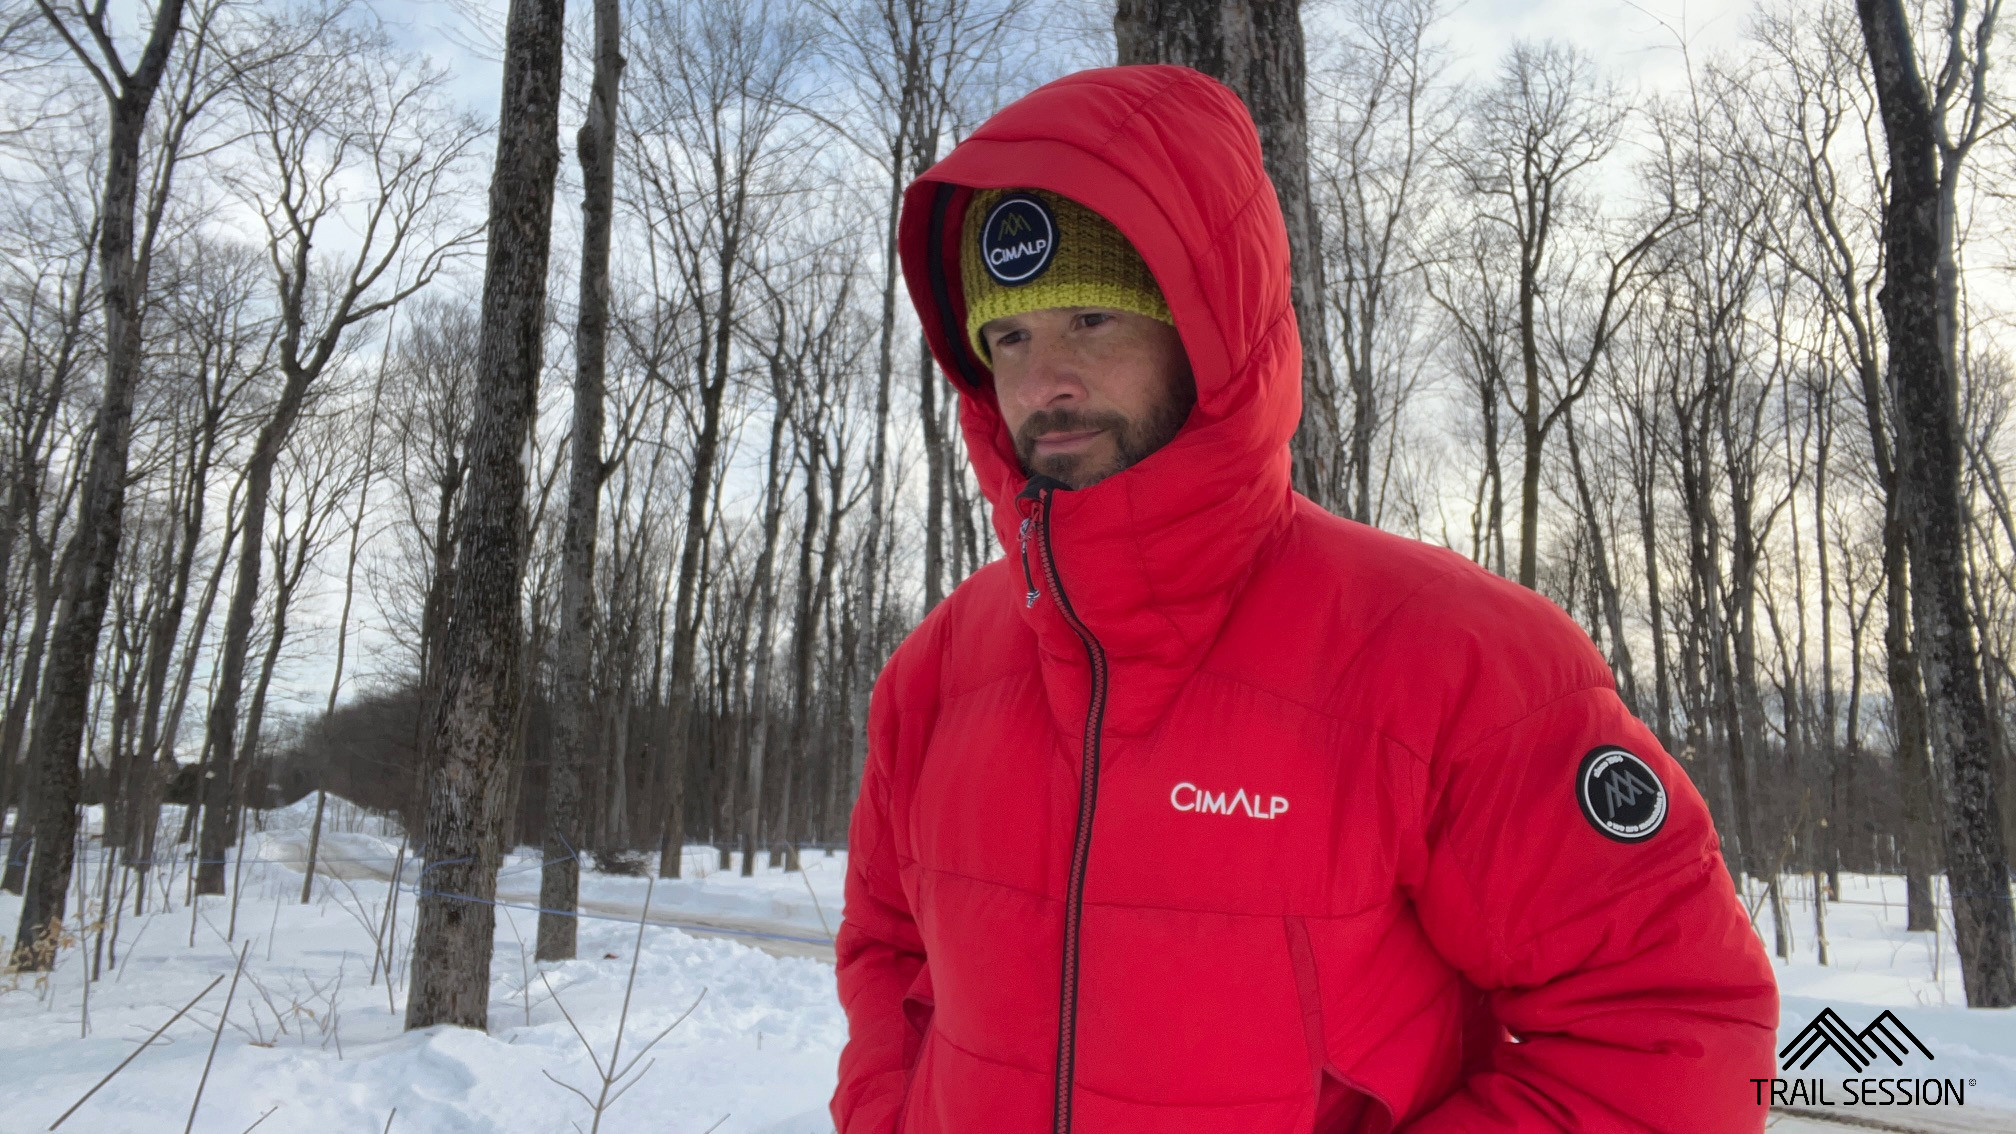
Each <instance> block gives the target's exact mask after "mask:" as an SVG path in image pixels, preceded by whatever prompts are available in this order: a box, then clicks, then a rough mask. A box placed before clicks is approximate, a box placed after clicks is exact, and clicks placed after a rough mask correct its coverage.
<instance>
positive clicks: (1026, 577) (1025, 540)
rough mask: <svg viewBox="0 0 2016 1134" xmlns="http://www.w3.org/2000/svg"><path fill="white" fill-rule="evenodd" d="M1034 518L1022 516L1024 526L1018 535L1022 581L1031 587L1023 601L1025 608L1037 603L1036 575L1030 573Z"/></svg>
mask: <svg viewBox="0 0 2016 1134" xmlns="http://www.w3.org/2000/svg"><path fill="white" fill-rule="evenodd" d="M1034 520H1035V517H1034V516H1024V517H1022V527H1021V530H1020V532H1019V535H1018V538H1019V539H1020V540H1021V543H1022V582H1023V583H1024V584H1026V585H1027V586H1028V588H1029V592H1028V594H1027V595H1025V596H1024V597H1023V602H1022V605H1023V607H1024V608H1025V609H1026V608H1028V607H1032V606H1035V605H1036V593H1037V592H1036V577H1035V576H1034V575H1032V574H1030V573H1029V525H1030V523H1031V522H1033V521H1034Z"/></svg>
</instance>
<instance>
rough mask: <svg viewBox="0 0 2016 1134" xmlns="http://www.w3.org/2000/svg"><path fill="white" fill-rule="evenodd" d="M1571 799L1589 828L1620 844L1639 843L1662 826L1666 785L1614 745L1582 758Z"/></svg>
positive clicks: (1639, 761) (1640, 762)
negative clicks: (1577, 804) (1578, 807)
mask: <svg viewBox="0 0 2016 1134" xmlns="http://www.w3.org/2000/svg"><path fill="white" fill-rule="evenodd" d="M1575 798H1576V800H1577V802H1579V803H1581V805H1582V816H1583V818H1585V819H1587V820H1589V825H1590V826H1591V827H1594V828H1596V830H1597V831H1598V832H1599V833H1601V834H1602V835H1603V837H1604V838H1607V839H1613V840H1615V841H1617V842H1620V843H1642V842H1644V841H1645V840H1646V839H1649V838H1651V837H1652V836H1653V835H1656V834H1658V833H1659V828H1660V827H1662V826H1664V825H1665V823H1666V785H1665V784H1663V783H1661V782H1660V781H1659V775H1658V773H1656V772H1654V771H1653V770H1652V766H1651V765H1650V764H1647V763H1646V762H1645V761H1643V760H1641V759H1639V758H1638V757H1637V756H1635V755H1633V754H1631V753H1629V752H1626V751H1625V750H1624V749H1622V748H1618V747H1616V746H1615V745H1605V746H1603V747H1602V748H1598V749H1595V750H1594V751H1592V752H1590V753H1589V755H1587V756H1584V757H1582V766H1581V767H1580V768H1578V769H1577V770H1576V773H1575Z"/></svg>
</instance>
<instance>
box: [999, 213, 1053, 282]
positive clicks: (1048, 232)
mask: <svg viewBox="0 0 2016 1134" xmlns="http://www.w3.org/2000/svg"><path fill="white" fill-rule="evenodd" d="M1056 257H1057V222H1056V220H1055V219H1054V218H1052V217H1051V215H1050V206H1048V205H1046V204H1044V203H1043V201H1042V199H1041V198H1038V197H1035V196H1032V195H1030V194H1028V193H1011V194H1009V195H1008V196H1006V197H1003V198H1001V200H1000V201H998V202H996V203H995V205H994V208H993V209H991V210H990V211H989V212H988V213H987V220H986V222H985V223H983V224H981V226H980V262H981V263H982V264H983V265H985V266H986V268H987V274H988V275H990V276H992V277H994V282H995V283H998V284H1000V285H1001V286H1003V287H1021V286H1022V285H1023V284H1026V283H1029V282H1030V281H1032V280H1034V279H1035V278H1036V277H1037V276H1040V275H1042V274H1043V272H1044V270H1045V269H1047V268H1048V267H1049V266H1050V261H1051V260H1054V259H1056Z"/></svg>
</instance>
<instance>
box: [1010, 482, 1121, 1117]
mask: <svg viewBox="0 0 2016 1134" xmlns="http://www.w3.org/2000/svg"><path fill="white" fill-rule="evenodd" d="M1045 480H1047V478H1035V479H1032V480H1031V481H1030V484H1029V487H1028V488H1025V489H1023V491H1022V495H1023V498H1024V499H1027V498H1028V497H1029V494H1030V493H1031V491H1032V490H1033V491H1034V492H1036V493H1037V494H1038V499H1039V500H1040V505H1039V508H1040V511H1039V515H1040V516H1041V519H1040V521H1039V523H1038V534H1039V535H1040V536H1041V539H1042V545H1043V550H1042V559H1043V573H1044V577H1045V578H1046V579H1047V580H1049V583H1050V593H1051V594H1053V595H1055V596H1057V609H1058V610H1060V611H1062V612H1063V613H1064V621H1065V622H1066V623H1067V624H1068V625H1069V626H1070V627H1071V631H1072V632H1073V633H1075V634H1077V635H1078V640H1079V641H1080V642H1082V643H1084V646H1085V658H1086V660H1087V661H1088V662H1089V663H1090V664H1091V667H1092V695H1091V698H1090V700H1089V701H1088V702H1087V704H1086V706H1085V743H1084V756H1083V759H1082V762H1081V763H1080V766H1079V770H1078V827H1077V832H1076V834H1075V836H1074V837H1073V839H1072V846H1071V876H1070V881H1069V882H1068V884H1067V887H1066V890H1065V898H1064V958H1063V965H1064V973H1063V980H1062V981H1061V988H1060V991H1059V994H1058V1010H1057V1094H1056V1098H1055V1100H1054V1102H1053V1109H1052V1119H1051V1130H1052V1132H1053V1134H1070V1131H1071V1086H1072V1082H1073V1080H1074V1079H1075V1078H1076V1070H1077V1057H1078V936H1079V933H1078V931H1079V923H1080V921H1081V920H1082V919H1083V917H1084V907H1085V867H1086V864H1087V862H1088V861H1089V859H1090V858H1091V855H1092V811H1093V808H1094V806H1095V805H1096V803H1097V801H1098V796H1099V731H1100V727H1101V725H1102V724H1103V722H1104V720H1105V717H1106V695H1107V691H1108V685H1109V682H1110V680H1111V678H1110V675H1109V674H1108V672H1107V668H1106V649H1105V647H1103V646H1101V645H1100V644H1099V639H1097V638H1095V637H1093V636H1092V631H1091V630H1090V629H1089V628H1087V627H1086V625H1085V623H1084V622H1083V621H1081V620H1080V619H1079V617H1078V612H1077V611H1075V610H1073V609H1072V608H1071V599H1070V598H1069V597H1068V596H1067V595H1066V594H1065V593H1064V583H1063V580H1062V579H1061V578H1060V577H1059V575H1058V572H1057V552H1056V548H1055V547H1054V546H1053V544H1052V543H1051V540H1050V504H1051V499H1052V497H1053V496H1054V494H1055V492H1056V486H1055V484H1054V482H1051V483H1045ZM1027 535H1028V519H1027V518H1025V519H1024V521H1023V536H1024V540H1025V543H1024V548H1025V552H1024V556H1023V561H1022V562H1023V571H1024V574H1025V577H1026V575H1027V572H1028V563H1029V561H1028V556H1027V552H1026V547H1027V544H1026V540H1027ZM1035 601H1036V587H1035V584H1034V582H1033V581H1032V582H1031V583H1030V585H1029V595H1028V602H1029V604H1030V605H1034V604H1035Z"/></svg>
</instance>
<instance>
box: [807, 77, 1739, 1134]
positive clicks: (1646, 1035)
mask: <svg viewBox="0 0 2016 1134" xmlns="http://www.w3.org/2000/svg"><path fill="white" fill-rule="evenodd" d="M1000 186H1034V187H1039V188H1045V189H1050V190H1053V191H1055V192H1057V193H1061V194H1063V195H1065V196H1068V197H1071V198H1074V199H1076V200H1078V201H1080V202H1082V203H1084V204H1085V205H1087V206H1089V207H1091V208H1092V209H1094V210H1096V211H1097V212H1099V213H1101V214H1103V215H1104V216H1106V217H1108V218H1110V219H1111V220H1112V221H1113V222H1114V223H1116V224H1117V225H1118V226H1119V227H1120V229H1121V230H1122V231H1123V232H1125V233H1126V235H1127V236H1128V238H1129V239H1130V240H1132V241H1133V243H1134V245H1135V246H1136V247H1137V248H1139V249H1140V251H1141V253H1142V255H1143V257H1144V258H1145V259H1146V260H1147V263H1148V265H1149V267H1150V268H1151V269H1152V270H1153V271H1154V273H1155V276H1156V278H1157V280H1158V281H1160V283H1161V286H1162V289H1163V291H1164V293H1165V294H1166V296H1167V298H1168V300H1169V307H1170V310H1171V311H1172V312H1173V313H1174V315H1175V322H1176V326H1177V328H1178V330H1179V331H1180V333H1181V335H1182V339H1183V343H1184V345H1185V347H1186V348H1187V350H1188V352H1189V356H1190V359H1191V363H1192V366H1193V369H1194V370H1195V373H1196V377H1197V406H1196V409H1195V411H1194V412H1193V413H1192V415H1191V417H1190V419H1189V421H1188V423H1187V424H1186V425H1185V427H1184V428H1183V430H1182V431H1181V433H1179V434H1178V436H1177V437H1176V438H1175V440H1174V441H1172V442H1171V443H1170V444H1169V445H1168V446H1167V447H1165V448H1163V449H1161V450H1160V451H1158V452H1156V453H1154V454H1153V455H1152V456H1150V457H1148V458H1147V459H1145V460H1143V461H1141V462H1140V463H1139V464H1137V465H1135V466H1134V467H1132V468H1130V469H1128V470H1126V471H1125V472H1122V473H1119V474H1118V475H1115V476H1112V477H1109V478H1107V479H1106V480H1103V481H1101V482H1099V483H1098V484H1096V485H1094V486H1092V487H1090V488H1087V489H1085V490H1082V491H1075V492H1074V491H1056V490H1051V489H1047V488H1043V487H1041V483H1042V482H1039V484H1038V486H1037V487H1035V488H1033V489H1030V490H1029V491H1025V488H1026V487H1028V478H1027V477H1025V476H1024V474H1023V473H1022V472H1021V471H1020V468H1019V465H1018V464H1017V462H1016V459H1015V455H1014V450H1013V447H1012V445H1011V443H1010V440H1009V436H1008V433H1007V430H1006V428H1005V427H1004V425H1003V422H1002V418H1001V415H1000V412H999V410H998V409H997V407H996V404H995V401H994V396H993V392H992V388H991V385H990V379H989V375H988V372H987V370H986V369H985V367H984V365H983V364H982V363H981V361H980V360H978V359H975V358H974V357H973V356H972V354H971V352H970V350H969V348H968V347H966V346H965V345H964V335H963V334H962V333H961V328H962V326H963V320H964V312H963V302H962V299H961V296H960V292H959V265H958V254H959V249H958V238H959V232H960V222H961V217H962V214H963V210H964V209H965V206H966V202H967V201H968V199H969V198H970V196H971V193H972V191H973V190H974V189H975V188H988V187H1000ZM900 236H901V251H902V259H903V270H904V273H905V276H906V278H907V279H908V281H909V286H910V292H911V297H912V299H913V300H914V301H915V303H916V305H917V309H918V311H919V312H921V313H922V316H923V321H924V326H925V328H926V331H927V333H928V335H929V338H930V342H931V346H932V349H933V350H934V351H935V352H936V354H937V358H938V361H939V363H940V364H941V365H942V366H943V367H944V369H945V370H946V371H947V372H948V373H949V374H950V375H951V376H952V379H953V382H954V384H955V385H956V386H957V388H958V390H959V393H960V395H961V402H960V423H961V426H962V427H963V429H964V430H965V435H966V442H967V446H968V448H969V450H970V451H971V453H972V455H973V461H974V464H975V466H976V470H977V472H978V475H979V481H980V484H981V486H982V487H983V489H984V490H985V491H986V493H987V496H988V498H989V500H991V501H992V503H993V506H994V526H995V530H996V533H997V534H998V535H999V537H1000V539H1001V541H1002V544H1003V546H1004V547H1005V548H1006V550H1007V556H1006V558H1004V559H1002V560H1000V561H997V562H994V563H991V564H989V565H987V566H986V567H984V568H982V569H981V570H980V571H978V572H976V573H975V574H974V575H973V576H972V577H971V578H970V579H968V580H966V582H965V583H964V584H962V585H961V586H960V587H959V588H958V590H957V591H956V592H954V593H953V594H952V595H951V596H950V597H949V598H948V599H946V600H945V602H943V603H942V604H940V605H939V606H938V608H937V609H936V610H933V611H932V612H931V613H930V615H929V616H928V617H927V618H926V619H925V620H924V622H923V623H922V624H921V625H920V626H918V627H917V629H916V630H915V631H913V632H912V633H911V634H910V636H909V638H908V639H906V640H905V641H904V643H903V645H902V646H901V648H899V649H898V650H897V651H896V654H895V656H894V657H892V658H891V659H890V661H889V664H888V666H887V668H886V669H885V670H884V671H883V673H882V675H881V677H880V678H879V680H878V681H877V683H876V686H875V691H874V696H873V701H872V708H871V711H870V719H869V723H868V727H869V757H868V765H867V770H866V774H865V776H864V778H863V781H862V784H861V790H860V798H859V802H858V804H857V806H856V808H855V812H854V818H853V828H852V843H851V846H852V848H853V854H852V858H851V860H850V864H849V873H848V877H847V908H846V919H845V922H844V923H843V925H842V927H841V930H840V935H839V945H838V953H839V982H840V994H841V998H842V1000H843V1002H844V1003H845V1006H846V1010H847V1014H848V1019H849V1024H850V1031H851V1036H850V1039H849V1041H848V1044H847V1047H846V1049H845V1051H844V1052H843V1053H842V1055H841V1057H840V1082H839V1088H838V1090H837V1091H836V1093H835V1095H834V1098H833V1108H832V1109H833V1116H834V1119H835V1121H836V1122H837V1124H838V1126H839V1129H840V1131H841V1134H889V1132H892V1131H901V1132H902V1134H1038V1132H1041V1131H1055V1132H1060V1134H1061V1132H1063V1131H1078V1132H1080V1134H1133V1132H1141V1134H1150V1132H1152V1134H1207V1132H1210V1134H1234V1132H1236V1134H1275V1132H1279V1134H1306V1132H1310V1131H1321V1132H1325V1134H1328V1132H1341V1131H1353V1132H1357V1131H1367V1132H1384V1131H1390V1130H1394V1129H1396V1128H1398V1129H1405V1130H1406V1131H1408V1132H1410V1134H1445V1132H1450V1134H1453V1132H1458V1131H1461V1132H1466V1134H1483V1132H1486V1131H1520V1132H1529V1131H1535V1132H1537V1131H1646V1130H1655V1131H1666V1132H1673V1134H1682V1132H1684V1134H1725V1132H1737V1131H1756V1130H1761V1129H1762V1128H1763V1124H1764V1113H1763V1112H1762V1111H1761V1110H1759V1109H1758V1108H1757V1107H1756V1105H1755V1103H1754V1099H1755V1089H1754V1087H1753V1086H1752V1085H1751V1083H1750V1082H1749V1080H1750V1079H1751V1078H1752V1077H1756V1076H1767V1075H1770V1074H1771V1073H1772V1069H1773V1060H1772V1044H1773V1027H1774V1025H1775V1023H1776V1021H1777V993H1776V989H1775V986H1774V984H1773V981H1772V974H1771V968H1770V965H1769V963H1768V961H1767V960H1766V958H1765V956H1764V953H1763V950H1762V948H1761V947H1760V945H1759V942H1758V941H1757V939H1756V936H1755V934H1754V933H1753V932H1752V930H1751V928H1750V925H1749V924H1748V922H1747V920H1746V918H1745V916H1744V913H1743V910H1742V909H1741V908H1740V906H1739V904H1738V902H1737V899H1736V897H1735V894H1734V892H1733V888H1732V886H1731V884H1730V879H1729V875H1728V873H1727V872H1726V871H1725V869H1724V867H1723V865H1722V860H1721V856H1720V854H1719V852H1718V847H1717V843H1716V838H1715V834H1714V830H1713V828H1712V827H1711V825H1710V823H1709V817H1708V812H1707V809H1706V807H1705V806H1704V805H1703V803H1702V800H1701V797H1700V796H1699V795H1698V794H1697V793H1696V791H1695V790H1694V788H1693V786H1692V785H1691V784H1690V783H1689V782H1688V780H1687V777H1686V775H1685V774H1684V773H1683V772H1682V771H1681V769H1680V767H1679V766H1678V765H1677V764H1675V763H1674V762H1673V760H1671V759H1670V758H1669V757H1668V756H1667V754H1666V753H1665V752H1664V751H1662V750H1661V749H1660V746H1659V743H1658V741H1657V740H1655V739H1654V738H1653V736H1652V734H1651V733H1650V732H1649V731H1648V730H1647V729H1646V728H1645V726H1644V725H1642V724H1640V723H1639V722H1638V721H1637V720H1635V719H1633V718H1632V717H1631V715H1630V714H1629V713H1628V712H1627V711H1626V710H1625V708H1624V706H1623V704H1622V702H1620V701H1619V699H1618V697H1617V694H1616V692H1615V688H1614V684H1613V681H1612V679H1611V676H1610V673H1609V670H1608V669H1607V667H1606V666H1605V664H1604V662H1603V659H1602V657H1601V655H1600V654H1599V653H1598V652H1597V650H1596V649H1595V647H1594V646H1593V645H1592V644H1591V642H1590V640H1589V638H1588V637H1587V636H1586V635H1585V634H1583V633H1582V631H1581V630H1580V629H1579V628H1578V627H1577V626H1576V625H1575V624H1574V623H1573V622H1572V621H1571V620H1570V619H1569V618H1568V617H1567V616H1565V615H1564V614H1563V613H1562V612H1561V611H1560V610H1559V609H1558V608H1556V607H1555V606H1553V605H1552V604H1551V603H1549V602H1548V601H1547V600H1546V599H1544V598H1541V597H1540V596H1538V595H1536V594H1534V593H1533V592H1531V591H1528V590H1526V589H1524V588H1521V587H1519V586H1517V585H1514V584H1512V583H1510V582H1507V581H1505V580H1503V579H1500V578H1498V577H1496V576H1493V575H1491V574H1489V573H1487V572H1485V571H1482V570H1480V569H1478V568H1477V567H1475V566H1473V565H1472V564H1471V563H1469V562H1468V561H1467V560H1465V559H1463V558H1462V557H1460V556H1458V555H1456V554H1453V553H1451V552H1448V551H1444V550H1440V549H1437V548H1433V547H1429V546H1427V545H1424V544H1421V543H1416V542H1413V541H1411V540H1407V539H1402V538H1399V537H1397V536H1392V535H1387V534H1384V533H1381V532H1379V531H1376V530H1374V529H1372V528H1369V527H1365V526H1363V525H1360V524H1355V523H1351V522H1348V521H1345V520H1340V519H1337V518H1336V517H1334V516H1331V515H1329V514H1327V513H1325V512H1323V511H1322V510H1320V509H1318V508H1317V507H1316V506H1314V505H1313V504H1311V503H1310V502H1309V501H1308V500H1306V499H1304V498H1303V497H1301V496H1299V495H1297V494H1296V493H1294V492H1293V491H1292V490H1291V489H1290V487H1289V456H1288V438H1289V434H1290V433H1291V432H1292V431H1293V430H1294V428H1295V423H1296V419H1297V416H1298V415H1299V413H1300V409H1301V396H1300V381H1301V362H1300V350H1299V347H1298V345H1297V338H1296V329H1295V318H1294V314H1293V312H1292V310H1291V308H1290V306H1289V275H1288V249H1287V241H1286V236H1285V233H1284V229H1283V226H1282V221H1281V213H1280V211H1279V207H1278V205H1277V204H1276V202H1275V198H1274V193H1273V190H1272V188H1271V186H1270V184H1269V182H1268V181H1267V178H1266V176H1265V174H1264V173H1263V171H1262V167H1261V162H1260V153H1259V145H1258V141H1257V138H1256V136H1255V133H1254V129H1253V125H1252V122H1251V120H1250V119H1249V118H1248V116H1247V114H1246V112H1245V109H1244V108H1243V107H1242V106H1241V105H1240V103H1239V101H1238V100H1237V98H1236V97H1235V96H1233V95H1232V94H1231V93H1230V92H1229V91H1227V90H1226V89H1225V88H1224V87H1222V86H1220V85H1218V84H1217V83H1215V82H1212V81H1210V80H1209V79H1206V78H1204V77H1203V76H1201V75H1200V74H1198V73H1197V72H1194V71H1190V70H1187V69H1183V68H1175V67H1128V68H1115V69H1108V70H1099V71H1091V72H1085V73H1081V74H1078V75H1074V76H1071V77H1069V78H1067V79H1064V80H1061V81H1059V82H1056V83H1052V84H1050V85H1048V86H1045V87H1043V88H1042V89H1040V90H1038V91H1036V92H1034V93H1032V94H1030V95H1029V96H1028V97H1026V98H1024V99H1022V100H1020V101H1019V102H1017V103H1015V104H1014V105H1012V106H1010V107H1008V108H1007V109H1005V110H1003V111H1002V112H1001V113H1000V114H998V115H996V116H995V117H994V118H993V119H992V120H991V121H989V122H988V123H987V124H986V125H985V126H983V127H982V128H981V129H980V130H979V131H978V132H977V133H975V134H974V135H973V136H972V137H971V138H969V139H968V140H966V141H965V142H963V143H962V144H961V145H959V147H958V148H957V149H955V150H954V151H953V152H952V153H951V155H950V156H948V157H947V158H946V159H945V160H944V161H942V162H940V163H939V164H938V165H937V166H935V167H934V168H933V169H932V170H931V171H930V172H929V173H927V174H925V175H924V176H923V177H921V178H919V179H918V181H917V182H916V183H915V184H913V185H912V186H911V187H910V189H909V191H908V193H907V195H906V197H905V199H904V209H903V217H902V226H901V234H900Z"/></svg>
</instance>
